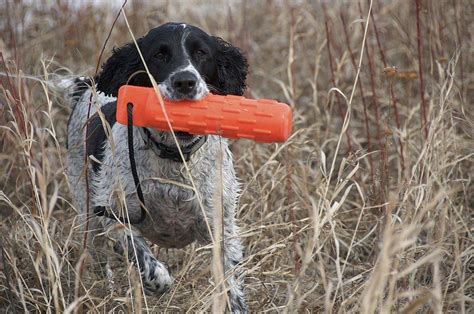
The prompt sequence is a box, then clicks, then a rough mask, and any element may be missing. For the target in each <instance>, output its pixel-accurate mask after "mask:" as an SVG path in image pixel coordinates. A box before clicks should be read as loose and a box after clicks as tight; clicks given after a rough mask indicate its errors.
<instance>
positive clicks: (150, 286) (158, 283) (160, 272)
mask: <svg viewBox="0 0 474 314" xmlns="http://www.w3.org/2000/svg"><path fill="white" fill-rule="evenodd" d="M141 276H142V281H143V287H144V288H145V293H146V294H147V295H161V294H163V293H165V292H167V291H169V290H170V288H171V286H172V285H173V281H174V279H173V277H172V276H171V274H170V273H169V272H168V270H167V269H166V267H165V266H164V265H163V264H162V263H160V262H159V261H157V260H154V259H152V260H148V261H147V264H146V265H145V269H143V270H142V272H141Z"/></svg>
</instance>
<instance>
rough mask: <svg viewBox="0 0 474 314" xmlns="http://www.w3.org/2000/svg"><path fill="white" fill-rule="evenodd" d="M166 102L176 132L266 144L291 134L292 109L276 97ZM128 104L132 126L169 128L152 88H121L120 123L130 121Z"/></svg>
mask: <svg viewBox="0 0 474 314" xmlns="http://www.w3.org/2000/svg"><path fill="white" fill-rule="evenodd" d="M163 101H164V105H165V109H166V113H167V115H168V118H169V121H170V123H171V126H172V127H173V130H174V131H183V132H188V133H191V134H195V135H209V134H215V135H220V136H223V137H226V138H246V139H251V140H254V141H257V142H263V143H272V142H284V141H285V140H286V139H287V138H288V137H289V136H290V134H291V122H292V121H291V118H292V114H291V109H290V107H289V106H288V105H286V104H284V103H280V102H277V101H275V100H269V99H258V100H256V99H248V98H245V97H240V96H233V95H228V96H220V95H212V94H210V95H208V96H206V97H205V98H203V99H202V100H199V101H193V100H183V101H170V100H166V99H163ZM128 103H132V104H133V125H135V126H141V127H149V128H155V129H159V130H162V131H169V127H168V123H167V122H166V116H165V115H164V113H163V111H162V109H161V106H160V103H159V101H158V97H157V95H156V93H155V90H154V89H153V88H149V87H139V86H131V85H124V86H122V87H120V89H119V93H118V99H117V121H118V122H119V123H121V124H127V104H128Z"/></svg>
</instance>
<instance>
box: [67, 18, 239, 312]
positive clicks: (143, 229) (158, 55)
mask: <svg viewBox="0 0 474 314" xmlns="http://www.w3.org/2000/svg"><path fill="white" fill-rule="evenodd" d="M138 46H139V47H140V50H141V52H142V54H143V56H144V59H145V62H146V63H147V65H148V68H149V70H150V73H151V74H152V76H153V77H154V79H155V80H156V81H157V82H158V83H159V88H160V91H161V93H162V95H163V96H164V97H166V98H168V99H174V100H180V99H194V100H199V99H201V98H202V97H204V96H205V95H207V93H208V92H209V90H210V91H212V92H213V93H215V94H222V95H227V94H233V95H242V94H243V92H244V90H245V79H246V75H247V67H248V66H247V61H246V59H245V57H244V56H243V55H242V53H241V52H240V50H239V49H237V48H236V47H233V46H232V45H230V44H228V43H227V42H225V41H224V40H222V39H220V38H217V37H213V36H210V35H208V34H206V33H205V32H204V31H202V30H201V29H199V28H197V27H194V26H191V25H187V24H177V23H167V24H164V25H161V26H159V27H157V28H155V29H152V30H151V31H150V32H149V33H148V34H147V35H145V36H144V37H142V38H140V39H139V40H138ZM144 69H145V68H144V66H143V63H142V61H141V59H140V57H139V54H138V51H137V49H136V46H135V45H134V44H133V43H130V44H127V45H125V46H123V47H121V48H118V49H114V51H113V55H112V56H111V57H110V58H109V59H108V60H107V61H106V62H105V64H104V65H103V68H102V71H101V73H100V74H99V75H98V77H97V78H96V80H95V81H96V87H97V92H95V90H94V89H91V88H88V87H86V88H85V84H86V83H87V81H84V79H82V80H78V81H77V83H78V84H77V86H76V92H75V93H74V97H73V100H72V102H73V106H74V107H73V112H72V113H71V116H70V119H69V123H68V152H67V173H68V177H69V181H70V185H71V189H72V192H73V194H74V199H75V203H76V206H77V207H78V208H79V209H80V212H81V213H82V216H86V215H85V213H86V199H87V197H86V183H85V180H84V175H83V169H84V155H85V153H86V150H85V147H86V146H87V147H88V149H87V152H88V154H93V155H94V157H95V158H96V159H98V160H99V161H100V162H99V163H97V162H93V161H92V160H90V162H92V164H93V166H90V167H89V169H88V170H87V171H88V173H89V178H90V179H89V180H90V191H91V193H90V208H91V209H90V212H92V209H93V208H94V207H96V206H104V207H105V208H106V209H107V210H108V211H109V212H113V213H115V214H116V215H117V216H121V215H124V212H123V211H122V209H123V206H124V203H125V204H126V207H127V209H128V213H129V216H130V217H131V218H133V217H139V215H140V206H139V201H138V198H137V195H136V188H135V185H134V182H133V177H132V174H131V168H130V162H129V158H128V146H127V128H126V126H124V125H120V124H118V123H113V122H115V120H114V118H113V112H114V111H113V110H114V106H115V104H114V102H115V100H116V98H115V97H116V96H117V91H118V88H119V87H120V86H122V85H124V84H127V83H128V84H131V85H140V86H151V83H150V81H149V79H148V76H147V74H146V73H144ZM91 94H92V106H91V113H90V115H91V116H93V117H96V119H95V121H96V122H97V121H105V120H107V121H109V122H112V123H111V124H112V127H111V134H110V135H111V139H112V140H110V139H107V137H106V136H104V135H105V134H106V133H107V127H104V126H103V125H102V123H100V124H97V123H96V126H95V127H97V126H98V130H99V132H95V133H94V132H92V133H90V134H89V135H88V136H87V145H84V139H85V134H84V129H85V128H84V125H85V123H86V119H87V112H88V107H89V100H90V99H91ZM110 103H112V104H110ZM106 104H108V105H106ZM98 108H102V109H103V110H101V112H102V114H101V116H102V117H103V119H100V118H98V117H99V115H98V113H97V111H98ZM107 111H109V112H107ZM110 112H112V114H111V113H110ZM107 115H108V116H109V117H108V118H110V119H107ZM89 128H92V127H91V125H89ZM133 129H134V130H133V137H134V151H135V160H136V168H137V171H138V176H139V178H140V182H141V187H142V190H143V194H144V201H145V204H146V208H147V210H148V213H147V216H146V219H145V220H144V221H143V222H142V223H139V224H137V225H134V226H133V227H132V233H130V232H129V231H128V230H129V229H128V228H124V227H121V226H120V223H118V222H117V221H116V220H113V219H109V218H105V217H96V216H94V215H93V214H90V215H92V217H90V222H89V229H90V230H96V231H97V233H101V230H103V231H107V230H113V232H110V234H113V236H112V238H113V241H114V246H113V247H114V250H115V251H116V252H118V253H120V254H126V255H128V258H129V259H130V261H131V262H133V263H134V264H135V265H136V264H138V266H139V269H140V271H141V277H142V281H143V284H144V287H145V289H146V290H147V292H148V293H158V294H160V293H163V292H165V291H167V290H168V289H169V288H170V286H171V285H172V283H173V277H172V276H171V274H170V273H169V272H168V270H167V268H166V267H165V266H164V265H163V264H162V263H161V262H160V261H158V260H157V259H156V258H155V257H154V256H153V254H152V252H151V251H150V248H149V246H148V245H147V243H146V241H145V239H147V240H149V241H151V242H153V243H155V244H158V245H159V246H161V247H164V248H182V247H184V246H186V245H188V244H190V243H192V242H194V241H195V240H197V241H198V242H200V243H204V244H206V243H209V242H210V236H209V231H208V228H207V226H206V223H205V219H204V215H203V213H202V209H201V207H200V206H199V202H198V198H197V197H196V195H195V193H194V191H193V190H192V189H190V188H188V187H187V186H191V182H190V180H189V178H188V175H187V173H186V171H185V169H184V165H183V163H180V162H175V161H172V160H169V159H162V158H159V157H158V156H157V154H156V153H155V152H154V151H153V150H152V149H149V148H148V147H147V146H146V145H145V142H144V140H143V138H142V134H141V132H140V131H139V128H138V127H134V128H133ZM150 132H151V135H152V137H153V139H154V140H155V141H156V142H160V143H164V144H165V145H169V146H173V145H175V142H174V140H173V138H172V136H171V134H170V133H168V132H161V131H158V130H153V129H150ZM177 138H178V142H179V143H180V145H182V146H185V145H188V144H189V143H193V142H194V141H196V140H197V139H199V137H198V136H192V135H190V134H187V133H179V132H178V133H177ZM221 159H222V161H220V160H221ZM188 165H189V168H190V171H191V175H192V178H193V180H194V182H195V184H196V188H197V191H198V192H199V194H200V195H201V199H202V204H203V209H204V212H205V214H206V216H207V219H208V221H209V224H210V227H211V229H212V228H213V226H214V221H213V216H214V205H215V202H214V201H213V199H214V195H215V193H216V191H217V189H219V188H220V187H219V185H220V184H221V182H219V179H218V178H219V173H218V171H220V168H219V167H218V165H220V167H222V181H223V192H222V194H223V195H222V198H223V211H224V212H223V216H224V226H223V229H224V234H223V238H224V245H223V251H224V253H223V254H224V269H225V273H226V277H228V280H227V287H228V288H229V293H228V295H229V300H230V305H231V310H232V312H241V313H242V312H247V306H246V303H245V298H244V293H243V287H242V283H241V278H240V274H239V273H238V271H236V266H237V264H239V262H240V261H241V259H242V247H241V244H240V240H239V238H238V231H237V226H236V224H235V218H234V216H235V211H236V207H237V202H238V196H239V195H238V193H239V183H238V181H237V178H236V175H235V171H234V167H233V161H232V154H231V152H230V150H229V148H228V145H227V141H226V140H225V139H222V138H220V137H218V136H208V138H207V141H206V142H205V144H204V145H203V146H202V147H201V148H200V149H199V150H198V151H197V152H196V153H194V154H193V155H192V157H191V159H190V161H189V162H188ZM176 183H178V184H176ZM120 191H123V193H122V192H120ZM124 200H125V202H124ZM90 238H94V237H93V236H90ZM132 238H133V239H132ZM135 256H136V258H135Z"/></svg>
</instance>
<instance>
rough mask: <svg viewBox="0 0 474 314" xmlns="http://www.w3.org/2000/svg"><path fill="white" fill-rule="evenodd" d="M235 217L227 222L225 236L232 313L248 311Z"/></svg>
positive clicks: (225, 262) (226, 269) (227, 276)
mask: <svg viewBox="0 0 474 314" xmlns="http://www.w3.org/2000/svg"><path fill="white" fill-rule="evenodd" d="M236 229H237V227H236V225H235V222H234V221H233V219H232V220H231V221H228V222H225V226H224V230H225V238H224V247H223V249H224V271H225V277H226V278H227V286H228V288H229V292H228V296H229V301H230V307H231V312H232V313H247V311H248V309H247V303H246V302H245V295H244V291H243V284H242V281H243V278H242V270H241V266H240V262H241V261H242V245H241V243H240V239H239V238H238V236H237V232H236Z"/></svg>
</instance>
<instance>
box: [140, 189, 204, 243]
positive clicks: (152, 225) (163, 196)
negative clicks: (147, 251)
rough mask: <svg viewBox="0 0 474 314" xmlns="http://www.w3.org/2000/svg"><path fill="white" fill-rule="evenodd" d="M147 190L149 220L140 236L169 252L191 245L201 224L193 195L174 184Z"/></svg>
mask: <svg viewBox="0 0 474 314" xmlns="http://www.w3.org/2000/svg"><path fill="white" fill-rule="evenodd" d="M146 190H148V191H147V192H148V193H146V194H145V203H146V207H147V208H148V209H149V219H148V221H147V223H146V224H144V226H143V228H142V230H141V231H142V233H143V235H145V237H147V238H148V239H149V240H151V241H152V242H155V243H156V244H158V245H160V246H162V247H168V248H181V247H184V246H186V245H188V244H190V243H191V242H193V241H194V240H195V239H196V231H198V229H199V222H200V221H202V220H201V219H200V217H202V215H201V211H200V207H199V202H198V199H197V197H196V195H195V193H194V192H193V191H192V190H191V189H188V188H183V187H179V186H177V185H173V184H156V185H155V186H149V187H148V188H147V189H146Z"/></svg>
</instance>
